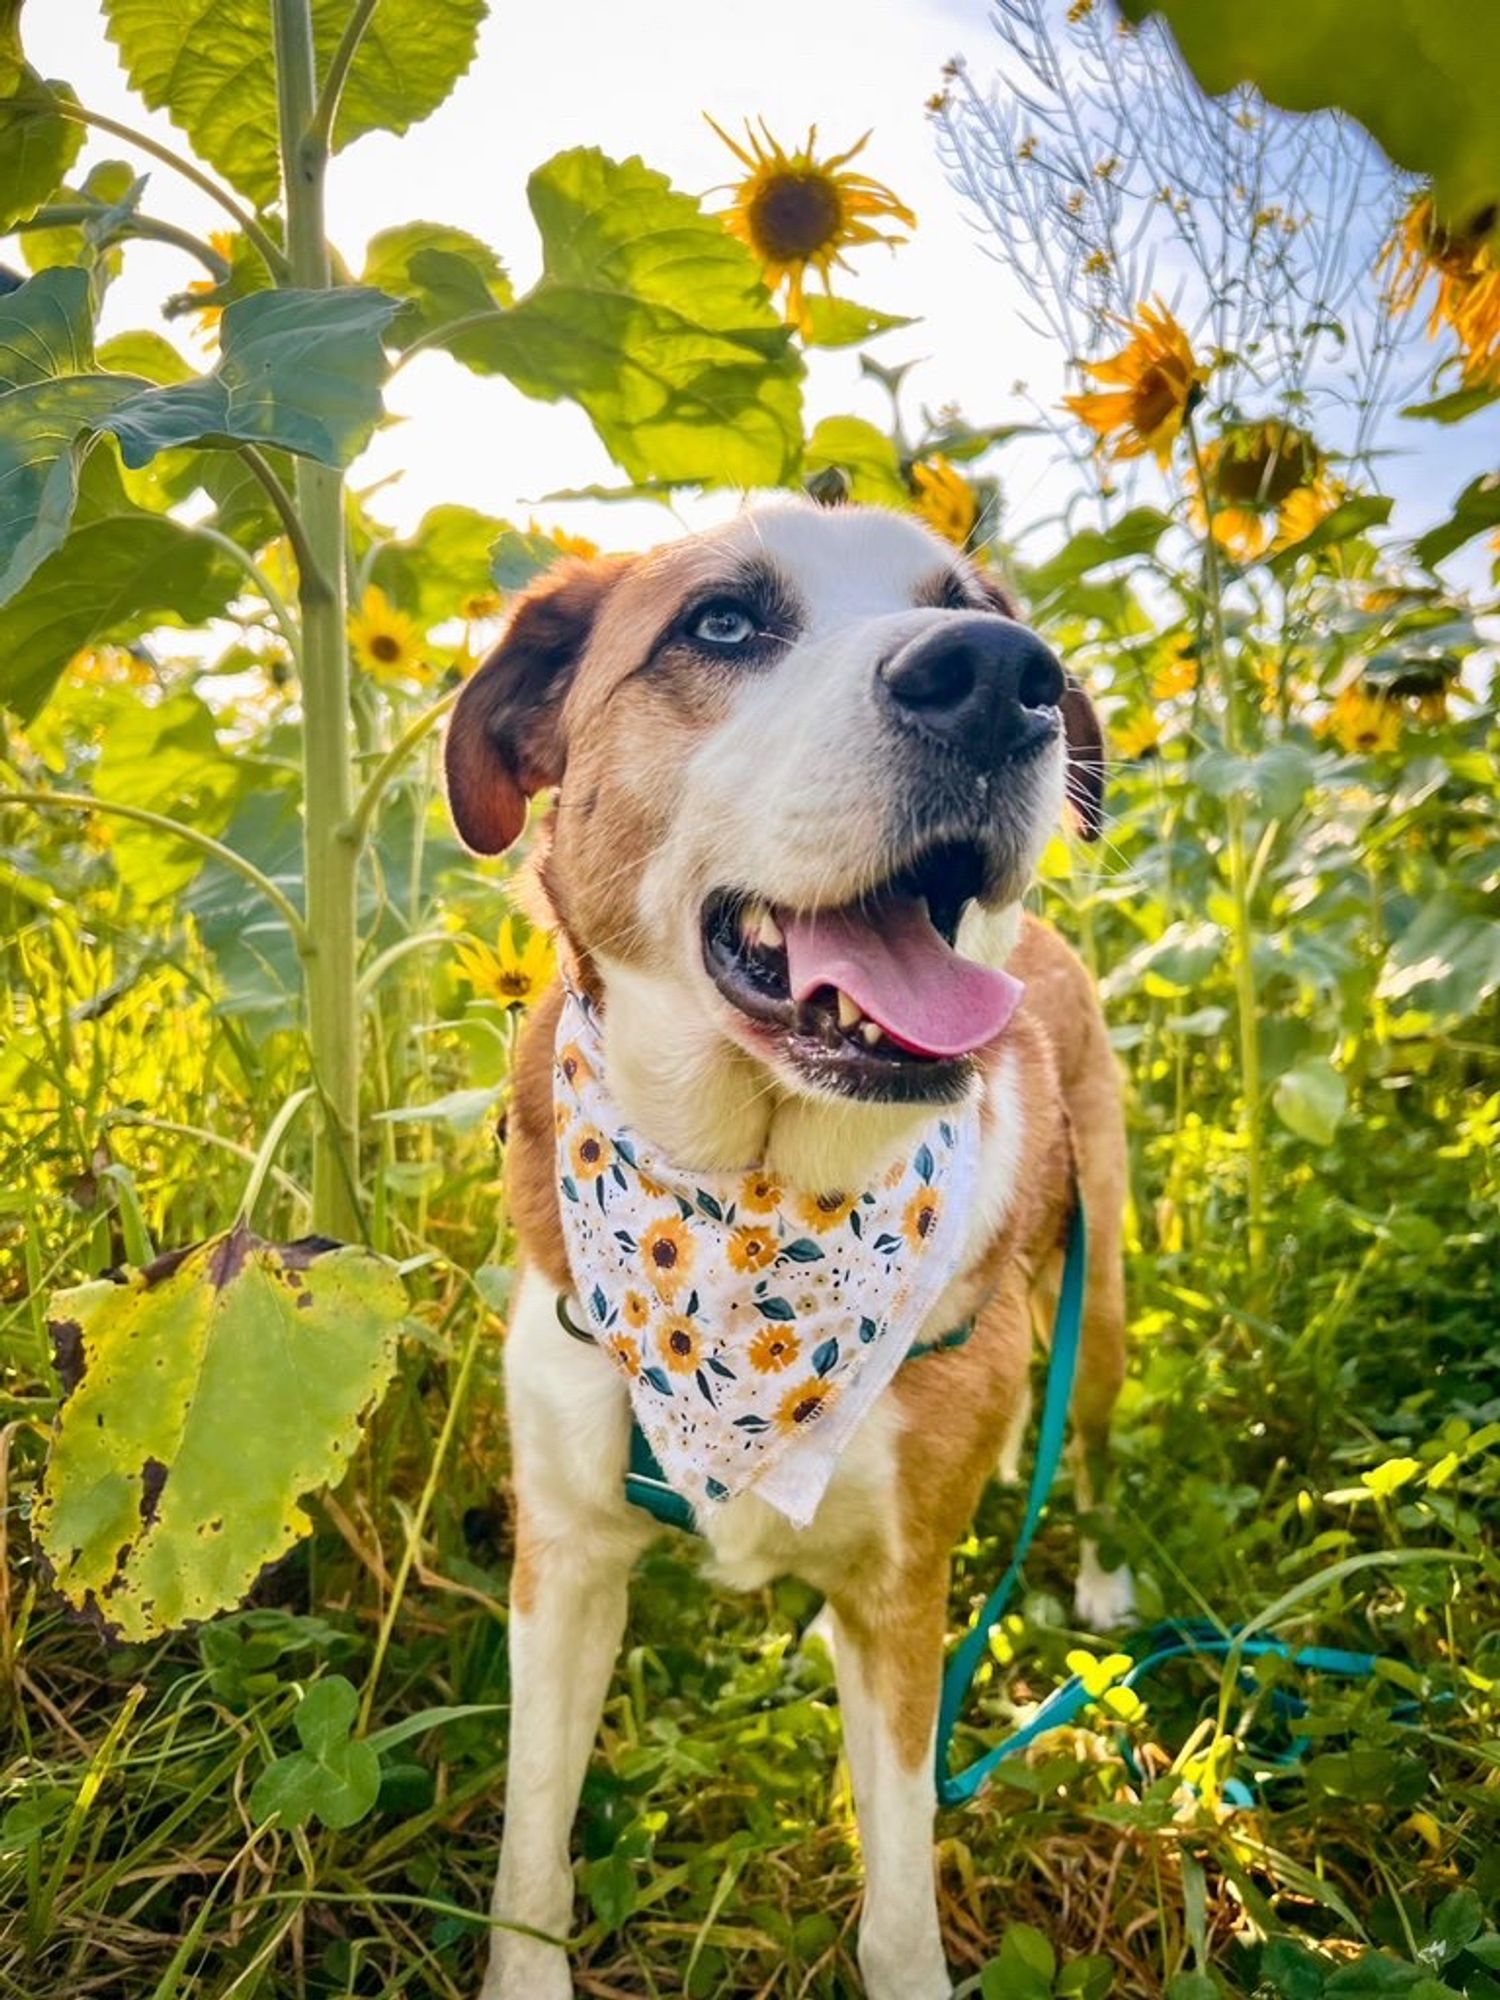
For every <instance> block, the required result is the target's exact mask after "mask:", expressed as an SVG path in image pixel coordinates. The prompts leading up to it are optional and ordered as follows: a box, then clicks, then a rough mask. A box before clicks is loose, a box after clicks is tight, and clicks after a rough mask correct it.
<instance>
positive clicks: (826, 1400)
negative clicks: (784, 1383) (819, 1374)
mask: <svg viewBox="0 0 1500 2000" xmlns="http://www.w3.org/2000/svg"><path fill="white" fill-rule="evenodd" d="M838 1393H839V1392H838V1387H837V1385H836V1384H835V1383H833V1382H819V1381H818V1380H817V1379H816V1378H814V1379H813V1380H812V1381H809V1382H798V1383H795V1384H794V1385H793V1387H791V1388H790V1389H788V1390H787V1392H786V1394H785V1395H784V1396H783V1397H782V1399H781V1401H780V1402H779V1403H778V1404H777V1405H776V1427H777V1429H778V1430H782V1431H790V1432H796V1431H800V1430H805V1429H806V1428H807V1426H808V1425H809V1424H814V1423H816V1422H817V1420H818V1418H819V1417H821V1416H823V1415H824V1414H825V1413H826V1412H827V1411H828V1410H829V1409H830V1408H831V1407H832V1405H833V1404H834V1403H835V1402H836V1401H837V1400H838Z"/></svg>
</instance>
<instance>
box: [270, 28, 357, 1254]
mask: <svg viewBox="0 0 1500 2000" xmlns="http://www.w3.org/2000/svg"><path fill="white" fill-rule="evenodd" d="M272 18H273V21H274V23H275V30H276V89H277V109H278V114H279V122H280V137H281V163H282V175H283V181H284V185H285V189H286V236H287V256H288V260H289V263H290V275H291V282H292V283H293V284H294V285H300V286H307V287H318V286H327V285H328V284H329V283H330V282H331V272H330V267H329V257H328V240H327V235H326V233H325V228H324V221H323V176H324V170H325V168H326V165H327V160H328V149H327V144H326V141H325V139H324V138H323V137H322V135H321V134H320V133H318V132H317V131H316V129H315V125H314V118H315V113H316V108H317V75H316V70H315V65H314V57H313V39H312V14H311V7H310V4H309V0H273V9H272ZM297 512H298V514H299V515H300V516H301V520H302V526H303V530H304V533H305V538H306V553H307V558H308V559H307V560H304V561H302V562H301V563H299V600H300V605H301V613H302V729H303V751H302V768H303V781H304V803H303V823H304V839H305V853H306V865H307V928H308V932H309V934H310V936H309V946H308V950H307V952H306V954H305V956H304V961H303V964H304V978H305V983H306V992H307V1020H308V1039H309V1044H310V1048H311V1054H312V1067H313V1077H314V1081H315V1083H316V1085H317V1088H318V1094H319V1098H320V1101H321V1116H320V1118H319V1123H318V1132H317V1137H316V1140H315V1142H314V1153H313V1228H314V1229H315V1230H317V1231H318V1232H319V1233H321V1234H324V1235H328V1236H336V1237H339V1238H342V1239H344V1240H345V1241H350V1240H354V1239H356V1238H358V1236H359V1235H360V1234H361V1224H360V1215H359V1201H358V1193H357V1189H358V1171H359V1168H358V1162H359V1043H360V1032H359V1006H358V1000H357V997H356V990H355V961H356V955H357V948H358V932H357V928H356V917H355V908H356V905H355V883H356V875H357V871H358V866H359V855H358V848H357V845H356V843H355V842H354V841H353V840H351V839H350V838H349V836H348V833H347V831H346V828H347V822H348V819H349V814H350V809H351V806H352V803H353V744H352V739H351V733H350V718H349V652H348V644H347V640H346V636H345V624H346V618H345V607H344V496H343V478H342V475H341V474H340V473H338V472H336V471H334V470H333V469H332V468H330V467H328V466H325V465H316V464H314V463H313V462H312V461H311V460H310V459H305V458H304V459H299V460H298V462H297Z"/></svg>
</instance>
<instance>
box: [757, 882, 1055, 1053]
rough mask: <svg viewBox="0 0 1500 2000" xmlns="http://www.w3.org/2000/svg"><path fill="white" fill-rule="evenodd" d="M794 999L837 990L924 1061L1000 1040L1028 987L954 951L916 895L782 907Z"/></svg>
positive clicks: (781, 920)
mask: <svg viewBox="0 0 1500 2000" xmlns="http://www.w3.org/2000/svg"><path fill="white" fill-rule="evenodd" d="M777 916H778V918H779V919H780V922H781V926H782V929H783V931H784V932H785V934H786V954H787V971H788V974H789V976H790V980H791V989H792V998H793V999H794V1000H806V999H807V998H808V997H809V996H810V995H811V994H813V993H816V992H817V990H818V988H819V987H821V986H837V987H839V988H840V989H841V990H842V991H843V992H845V993H847V994H848V995H849V998H850V999H851V1000H852V1001H853V1002H854V1003H855V1005H856V1006H857V1007H858V1008H859V1010H860V1012H861V1013H862V1014H866V1015H868V1017H869V1018H870V1020H872V1021H878V1022H879V1023H880V1026H881V1027H882V1028H884V1029H885V1031H886V1033H887V1034H888V1035H889V1036H890V1038H891V1040H892V1041H893V1042H896V1043H899V1045H900V1046H901V1047H902V1048H903V1049H911V1050H913V1051H914V1052H915V1053H916V1054H918V1055H924V1056H963V1055H969V1054H970V1053H971V1052H972V1051H973V1050H975V1049H979V1048H983V1047H984V1045H985V1043H986V1042H991V1041H993V1040H994V1038H995V1037H996V1035H998V1034H999V1033H1000V1031H1001V1029H1002V1028H1003V1027H1004V1026H1005V1024H1006V1022H1007V1021H1008V1020H1009V1019H1010V1017H1011V1015H1012V1014H1014V1012H1015V1011H1016V1008H1017V1007H1018V1005H1019V1004H1020V1000H1021V994H1022V992H1023V990H1024V989H1023V987H1022V985H1021V982H1020V980H1019V979H1012V978H1011V976H1010V974H1009V973H1008V972H992V971H990V970H989V968H988V967H987V966H983V965H975V964H974V963H973V961H972V960H970V959H967V958H960V957H959V955H958V953H957V952H956V951H954V950H952V949H951V948H950V947H949V946H948V945H946V944H945V943H944V942H943V940H942V938H941V937H940V936H939V935H938V932H937V931H936V929H935V928H934V926H933V924H932V921H931V919H930V918H929V917H928V915H927V906H926V904H925V903H923V902H921V901H919V900H918V898H916V897H915V896H899V897H892V898H891V899H890V900H889V901H887V902H884V903H882V904H881V905H880V907H879V908H878V909H876V910H868V911H861V910H859V909H857V908H855V907H853V906H852V905H846V906H845V907H844V908H842V909H838V910H814V911H813V912H811V914H808V915H802V914H799V913H796V912H790V911H788V912H783V911H780V910H778V911H777Z"/></svg>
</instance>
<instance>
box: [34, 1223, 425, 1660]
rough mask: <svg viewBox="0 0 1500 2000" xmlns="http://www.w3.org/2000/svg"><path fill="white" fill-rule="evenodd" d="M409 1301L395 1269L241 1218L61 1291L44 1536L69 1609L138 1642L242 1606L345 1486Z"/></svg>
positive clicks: (40, 1517) (55, 1313)
mask: <svg viewBox="0 0 1500 2000" xmlns="http://www.w3.org/2000/svg"><path fill="white" fill-rule="evenodd" d="M405 1305H406V1299H405V1293H404V1290H403V1287H402V1284H401V1281H400V1279H399V1277H398V1276H397V1275H396V1272H395V1270H394V1268H393V1266H392V1265H390V1264H389V1263H388V1262H387V1261H386V1260H385V1259H384V1258H382V1257H377V1256H375V1255H373V1254H372V1253H371V1252H370V1251H367V1250H362V1249H353V1248H349V1247H347V1246H344V1245H341V1244H337V1243H330V1242H328V1241H327V1240H325V1239H323V1238H319V1237H309V1238H306V1239H304V1240H303V1241H301V1242H299V1243H290V1244H284V1245H277V1244H272V1243H264V1242H262V1241H260V1239H259V1238H258V1237H255V1236H252V1235H251V1233H250V1231H249V1230H248V1229H247V1228H246V1226H245V1225H244V1223H243V1222H240V1223H236V1225H235V1226H234V1228H233V1229H231V1230H229V1231H227V1232H226V1233H225V1234H224V1235H222V1236H216V1237H212V1238H210V1239H209V1241H207V1242H206V1243H200V1244H197V1245H196V1246H194V1247H193V1248H192V1249H189V1250H179V1251H174V1252H173V1253H171V1254H170V1255H168V1256H165V1257H161V1258H158V1259H157V1261H156V1262H155V1263H154V1264H150V1265H147V1266H146V1268H145V1269H144V1270H138V1271H131V1272H129V1273H127V1275H126V1276H125V1277H124V1278H123V1279H122V1280H120V1281H119V1282H113V1281H111V1280H110V1279H107V1278H106V1279H99V1280H97V1281H96V1282H94V1283H92V1284H86V1285H79V1286H76V1287H75V1288H74V1289H72V1290H71V1291H65V1292H59V1293H57V1294H55V1295H54V1297H53V1299H52V1302H51V1327H52V1339H53V1345H54V1351H55V1354H56V1359H57V1370H58V1374H59V1376H60V1378H61V1380H62V1384H63V1390H64V1401H63V1405H62V1410H61V1414H60V1416H59V1419H58V1424H57V1430H56V1435H55V1436H54V1438H53V1442H52V1450H51V1454H50V1456H49V1458H48V1462H47V1471H46V1476H45V1479H44V1481H43V1485H42V1492H41V1497H40V1499H39V1501H38V1503H37V1509H36V1514H35V1519H34V1527H35V1532H36V1536H37V1540H38V1542H39V1544H40V1546H41V1549H42V1552H43V1554H44V1555H45V1557H46V1559H47V1562H48V1564H49V1566H50V1568H51V1571H52V1575H53V1578H54V1581H55V1582H56V1585H57V1587H58V1589H59V1590H60V1591H61V1592H62V1594H63V1596H64V1597H65V1598H67V1600H68V1602H69V1603H70V1604H72V1605H74V1606H75V1607H76V1608H77V1609H79V1610H81V1611H85V1612H87V1613H89V1614H90V1615H91V1616H93V1617H94V1618H95V1619H97V1620H98V1621H99V1622H100V1623H101V1624H102V1625H103V1626H105V1628H106V1629H108V1630H110V1631H112V1632H114V1633H117V1634H118V1635H119V1636H120V1637H122V1638H125V1639H132V1640H139V1639H149V1638H153V1637H155V1636H156V1635H157V1634H158V1633H161V1632H166V1631H170V1630H171V1629H172V1628H173V1627H175V1626H179V1625H185V1624H188V1623H190V1622H192V1621H194V1620H197V1619H202V1618H209V1617H212V1616H213V1614H214V1613H215V1612H216V1611H222V1610H223V1609H224V1608H225V1607H226V1606H228V1605H231V1604H234V1603H237V1602H238V1600H239V1599H240V1598H241V1597H243V1596H244V1594H245V1592H246V1591H247V1590H248V1589H249V1588H250V1586H251V1585H252V1584H253V1583H254V1581H255V1579H256V1577H257V1576H258V1575H259V1574H260V1572H261V1570H262V1569H263V1568H264V1567H265V1566H266V1564H267V1563H271V1562H274V1561H276V1559H277V1558H278V1557H279V1556H282V1555H284V1554H285V1553H286V1551H287V1550H288V1549H289V1548H290V1547H291V1546H292V1544H293V1543H294V1542H296V1541H297V1540H299V1539H300V1538H301V1537H302V1536H303V1535H305V1534H306V1533H307V1532H308V1531H309V1529H310V1527H311V1525H312V1524H311V1522H310V1521H309V1519H308V1517H307V1515H306V1513H305V1512H304V1511H303V1507H302V1504H301V1503H302V1497H303V1495H305V1494H307V1493H309V1492H311V1491H313V1490H314V1489H316V1488H318V1487H320V1486H323V1485H326V1484H328V1483H329V1482H331V1481H333V1480H337V1479H339V1478H340V1477H342V1475H343V1472H344V1470H345V1468H346V1467H347V1465H348V1463H349V1459H350V1457H351V1455H352V1453H353V1452H354V1450H355V1448H356V1446H357V1444H358V1441H359V1434H360V1422H361V1418H362V1416H363V1415H364V1413H365V1412H367V1411H368V1410H369V1409H370V1408H371V1407H373V1405H374V1404H375V1403H376V1402H377V1401H378V1399H379V1398H380V1396H381V1394H382V1393H383V1392H384V1390H385V1387H386V1385H387V1383H388V1382H389V1381H390V1378H391V1374H392V1371H393V1369H394V1367H395V1363H396V1339H397V1335H398V1333H399V1331H400V1329H401V1325H402V1320H403V1316H404V1312H405Z"/></svg>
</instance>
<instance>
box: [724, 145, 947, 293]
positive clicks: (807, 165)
mask: <svg viewBox="0 0 1500 2000" xmlns="http://www.w3.org/2000/svg"><path fill="white" fill-rule="evenodd" d="M708 122H709V124H710V125H712V126H713V129H714V131H715V132H717V133H718V135H719V137H720V138H721V139H722V140H723V141H724V144H725V145H726V146H727V147H728V148H729V150H730V152H732V153H733V154H734V156H735V158H736V159H737V160H739V161H741V162H742V163H743V165H744V166H745V167H747V168H748V169H749V171H748V172H747V173H746V175H745V177H744V179H743V180H741V181H739V182H738V183H737V184H736V186H735V188H734V200H733V202H732V203H731V205H730V207H729V208H728V210H726V212H725V214H724V216H723V223H724V227H725V228H726V229H727V230H728V231H729V233H730V235H731V236H737V237H738V238H739V240H740V241H741V242H742V243H744V244H747V245H748V246H749V248H750V249H751V250H753V251H754V253H755V255H756V256H757V257H758V258H759V259H760V261H761V264H762V265H763V267H764V270H765V279H766V284H767V286H768V287H769V288H770V290H771V291H773V292H774V291H776V290H777V289H778V288H779V287H780V286H782V285H785V287H786V307H785V311H786V317H787V321H788V323H789V324H790V325H792V326H795V327H797V328H799V329H800V330H801V331H802V332H803V333H805V332H806V331H807V324H808V316H807V303H806V299H805V296H804V286H805V284H806V280H807V274H808V272H809V271H816V272H817V274H818V276H819V277H820V278H821V279H822V281H823V288H824V290H825V291H826V290H827V289H828V274H829V272H830V270H831V269H832V267H833V266H834V265H835V264H838V265H841V266H843V267H844V268H845V269H847V268H848V267H847V266H846V265H845V264H844V258H843V254H842V253H843V252H844V251H845V250H850V249H853V248H854V247H855V246H856V245H857V244H861V243H890V244H895V243H904V242H905V241H906V238H905V237H904V236H892V235H888V234H882V232H881V231H880V230H879V229H877V228H876V227H875V224H876V223H877V222H885V221H896V222H901V223H904V224H905V225H906V227H907V228H908V229H910V228H914V227H915V226H916V220H917V218H916V217H915V216H914V215H913V214H912V212H911V210H910V209H909V208H908V207H907V206H906V205H905V203H904V202H901V201H898V200H897V199H896V197H895V195H894V194H892V192H891V190H890V189H889V188H888V187H884V186H882V184H881V183H880V182H879V181H875V180H871V179H870V178H869V177H868V176H867V175H865V174H852V173H849V172H847V171H845V169H846V168H847V167H848V164H849V162H850V160H852V159H854V158H855V156H856V155H857V154H858V153H860V152H861V151H863V149H864V147H865V145H866V143H867V141H868V140H869V136H870V135H869V133H868V132H867V133H866V134H865V136H864V138H863V139H861V140H859V142H858V143H857V144H856V145H853V146H851V147H850V148H849V149H848V151H847V152H843V153H834V154H832V155H830V156H829V158H827V159H826V160H820V159H818V158H817V157H816V155H815V154H814V152H813V147H814V145H815V144H816V142H817V137H818V133H817V127H816V126H814V127H813V128H812V129H811V130H810V131H809V132H808V135H807V143H806V144H805V145H804V146H803V147H802V148H801V150H800V151H798V152H792V153H789V152H787V151H786V150H785V148H784V147H783V146H782V145H781V142H780V141H779V140H777V139H773V138H772V136H771V133H770V131H769V129H768V128H767V126H766V123H765V121H764V119H762V121H761V127H760V136H759V137H757V136H756V133H755V132H754V130H753V129H752V128H751V126H750V125H749V123H748V122H747V123H746V126H745V136H746V140H747V142H748V144H749V148H750V150H749V151H748V152H747V151H746V150H745V148H744V147H743V146H741V145H740V144H739V143H738V142H737V141H736V140H734V139H731V138H730V136H729V134H728V133H727V132H726V131H725V130H724V129H723V127H722V126H720V125H718V124H715V122H714V120H713V119H712V118H710V119H709V121H708Z"/></svg>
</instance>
